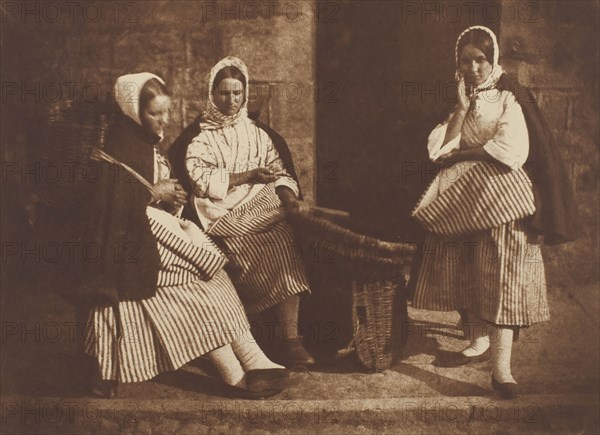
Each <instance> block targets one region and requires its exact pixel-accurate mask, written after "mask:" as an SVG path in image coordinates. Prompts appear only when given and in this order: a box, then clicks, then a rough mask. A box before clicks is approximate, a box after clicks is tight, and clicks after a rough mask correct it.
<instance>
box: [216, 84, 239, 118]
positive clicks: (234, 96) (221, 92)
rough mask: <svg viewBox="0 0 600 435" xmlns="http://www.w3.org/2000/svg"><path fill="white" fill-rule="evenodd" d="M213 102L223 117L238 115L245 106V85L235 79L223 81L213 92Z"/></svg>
mask: <svg viewBox="0 0 600 435" xmlns="http://www.w3.org/2000/svg"><path fill="white" fill-rule="evenodd" d="M213 101H214V102H215V106H217V109H219V110H220V111H221V113H223V115H227V116H232V115H235V114H237V113H238V112H239V111H240V108H241V107H242V104H244V85H243V84H242V82H240V81H239V80H238V79H234V78H225V79H223V80H221V83H219V86H218V87H217V88H216V89H215V90H214V92H213Z"/></svg>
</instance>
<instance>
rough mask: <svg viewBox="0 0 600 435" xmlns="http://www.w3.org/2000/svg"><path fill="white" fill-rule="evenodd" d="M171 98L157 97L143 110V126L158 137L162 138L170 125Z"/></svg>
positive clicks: (141, 114)
mask: <svg viewBox="0 0 600 435" xmlns="http://www.w3.org/2000/svg"><path fill="white" fill-rule="evenodd" d="M170 109H171V98H170V97H168V96H166V95H157V96H156V97H154V99H152V100H150V103H148V105H147V106H146V107H145V108H144V109H142V112H141V113H140V119H141V121H142V125H143V126H144V127H145V128H146V129H147V130H149V131H151V132H152V133H154V134H155V135H157V136H160V137H162V136H163V133H164V129H165V127H166V125H167V124H168V123H169V110H170Z"/></svg>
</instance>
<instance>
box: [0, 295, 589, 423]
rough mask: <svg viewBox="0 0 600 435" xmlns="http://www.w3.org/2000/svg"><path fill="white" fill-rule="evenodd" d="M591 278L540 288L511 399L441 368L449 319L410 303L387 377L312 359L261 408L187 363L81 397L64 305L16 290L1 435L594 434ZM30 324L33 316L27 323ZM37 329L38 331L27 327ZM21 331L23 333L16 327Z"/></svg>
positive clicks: (8, 324)
mask: <svg viewBox="0 0 600 435" xmlns="http://www.w3.org/2000/svg"><path fill="white" fill-rule="evenodd" d="M598 290H599V287H598V283H594V284H589V285H585V286H578V287H573V288H569V289H561V288H551V289H550V292H549V298H550V308H551V316H552V320H551V321H550V322H549V323H547V324H544V325H539V326H536V327H532V328H530V329H527V330H524V331H523V332H522V335H521V337H520V339H519V341H518V342H517V343H516V345H515V348H514V353H513V367H514V375H515V378H516V379H517V380H518V381H519V384H520V388H521V391H522V395H521V397H520V398H519V399H517V400H514V401H503V400H500V399H499V398H498V396H497V395H496V394H495V393H494V392H493V391H492V390H491V387H490V373H489V363H485V362H482V363H477V364H474V365H472V366H467V367H461V368H440V367H436V366H435V365H434V364H432V363H434V362H435V359H436V356H437V355H440V353H442V352H444V351H449V350H458V349H460V347H461V346H463V345H464V342H463V341H461V340H460V339H459V337H460V335H459V331H458V330H457V329H456V322H457V320H458V315H457V314H456V313H431V312H426V311H420V310H414V309H412V308H409V315H410V318H411V323H410V325H409V326H408V327H407V328H406V330H405V331H406V335H407V345H406V346H405V348H404V352H403V355H402V356H401V357H400V358H398V360H397V361H396V362H395V363H394V365H393V366H392V368H391V369H390V370H386V371H385V372H382V373H366V372H364V371H363V370H362V369H361V368H360V366H358V365H357V364H356V361H355V359H354V357H353V356H349V357H347V358H346V359H344V360H339V361H333V360H327V361H322V362H321V364H320V365H319V366H318V367H316V368H315V369H314V370H312V371H311V372H307V373H300V372H299V373H295V374H294V377H296V378H297V379H298V383H297V384H296V385H295V386H293V387H292V388H290V389H289V390H287V391H285V392H284V393H282V394H280V395H278V396H275V397H273V398H271V399H267V400H264V401H244V400H234V399H230V398H227V397H225V394H224V391H223V389H222V387H221V385H220V383H219V382H218V380H216V379H215V378H214V376H213V373H212V371H211V369H210V367H208V365H207V363H206V361H202V360H198V361H195V362H193V363H192V364H189V365H188V366H185V367H184V368H182V369H180V370H179V371H177V372H174V373H169V374H164V375H161V376H159V377H158V378H156V379H155V380H153V381H149V382H145V383H141V384H131V385H124V386H122V388H121V390H120V394H119V397H118V398H117V399H114V400H100V399H90V398H87V397H85V396H83V395H82V391H81V388H80V386H81V385H82V379H81V377H80V376H79V375H78V374H77V367H76V358H74V346H73V345H72V337H69V335H70V334H71V335H72V331H71V330H70V328H69V326H68V325H69V320H68V319H69V317H68V315H65V313H66V311H65V306H64V305H61V302H60V301H58V300H56V299H54V298H52V297H51V296H48V297H47V298H46V300H44V299H43V297H40V294H21V298H20V299H21V305H20V306H19V307H16V306H12V307H11V308H10V309H7V308H6V307H7V305H6V304H3V322H2V360H1V361H2V367H1V370H2V401H1V402H2V403H1V416H0V418H1V420H0V424H1V426H2V430H1V432H2V433H7V434H8V433H130V432H135V433H148V434H150V433H156V434H159V433H160V434H163V433H182V434H183V433H256V434H267V433H290V434H291V433H440V434H441V433H444V434H446V433H465V432H466V433H477V434H479V433H532V432H536V433H599V432H600V424H599V386H600V370H599V369H600V358H599V356H600V348H599V344H600V334H599V325H600V320H599V316H600V309H599V308H600V307H599V300H598V295H599V292H598ZM34 319H35V320H34ZM35 325H37V326H35ZM27 328H28V329H27Z"/></svg>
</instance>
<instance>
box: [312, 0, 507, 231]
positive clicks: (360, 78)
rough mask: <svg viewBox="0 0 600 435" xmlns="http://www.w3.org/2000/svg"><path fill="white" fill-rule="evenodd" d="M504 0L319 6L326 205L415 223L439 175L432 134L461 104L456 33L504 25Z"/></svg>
mask: <svg viewBox="0 0 600 435" xmlns="http://www.w3.org/2000/svg"><path fill="white" fill-rule="evenodd" d="M498 3H499V2H496V1H494V2H477V5H478V6H476V7H475V6H474V3H473V2H444V1H419V2H412V1H402V2H401V1H340V2H331V1H319V2H318V6H319V11H320V14H319V20H318V22H317V71H316V75H317V83H318V85H319V86H318V88H319V90H320V92H319V94H318V101H317V134H316V137H317V162H318V171H317V174H318V178H317V187H316V189H317V201H318V204H319V205H322V206H325V207H332V208H339V209H343V210H347V211H350V212H351V213H353V214H354V215H356V216H362V217H364V218H368V219H369V220H370V221H372V222H378V223H380V224H382V225H386V226H387V227H388V228H390V230H392V231H393V230H395V229H402V228H406V227H407V225H409V222H410V219H409V218H408V216H409V214H410V210H411V209H412V208H413V207H414V205H415V203H416V201H417V200H418V198H419V196H420V195H421V194H422V192H423V190H424V189H425V187H426V186H427V183H428V182H429V180H430V179H432V177H433V175H434V174H435V167H434V165H433V164H431V163H428V162H427V154H426V144H427V136H428V135H429V132H430V131H431V129H432V128H433V127H434V126H435V124H436V123H438V122H440V121H441V120H442V119H443V117H444V116H445V115H447V113H448V112H449V110H450V109H451V108H452V107H453V104H454V99H455V91H456V88H455V85H454V70H455V62H454V44H455V41H456V38H457V36H458V35H459V34H460V32H461V31H462V30H464V29H465V28H466V27H468V26H471V25H476V24H483V25H486V26H488V27H490V28H491V29H492V30H494V31H496V30H497V28H498V21H499V17H500V15H499V14H500V6H499V4H498ZM449 5H451V6H449Z"/></svg>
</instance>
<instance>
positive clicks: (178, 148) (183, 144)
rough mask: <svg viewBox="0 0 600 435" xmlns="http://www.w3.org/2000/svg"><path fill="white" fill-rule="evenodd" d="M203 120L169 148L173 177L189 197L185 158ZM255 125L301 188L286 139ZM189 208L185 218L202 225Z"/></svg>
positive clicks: (195, 123) (189, 187)
mask: <svg viewBox="0 0 600 435" xmlns="http://www.w3.org/2000/svg"><path fill="white" fill-rule="evenodd" d="M201 119H202V117H201V116H199V117H197V118H196V119H195V120H194V122H192V123H191V124H190V125H188V126H187V127H186V128H185V129H184V130H183V132H182V133H181V134H180V135H179V137H178V138H177V139H176V140H175V142H173V144H172V145H171V147H170V148H169V159H170V160H171V163H172V166H173V175H174V177H175V178H177V179H178V180H179V182H180V183H181V185H182V186H183V188H184V189H185V191H186V192H187V193H188V195H191V194H192V193H193V187H192V182H191V180H190V178H189V175H188V171H187V168H186V166H185V157H186V153H187V148H188V145H189V144H190V143H191V142H192V140H193V139H194V138H195V137H196V136H198V135H199V134H200V120H201ZM254 123H255V124H256V125H257V126H258V127H259V128H261V129H262V130H264V131H265V132H266V133H267V134H268V135H269V137H270V138H271V140H272V141H273V145H274V146H275V149H276V150H277V153H278V154H279V157H280V158H281V160H283V164H284V167H285V169H286V170H287V171H288V173H289V174H290V175H291V176H292V177H293V178H294V180H296V182H297V183H298V188H300V183H299V182H298V176H297V174H296V169H295V167H294V161H293V160H292V153H291V152H290V148H289V147H288V144H287V143H286V141H285V139H284V138H283V137H282V136H281V135H279V134H278V133H277V132H276V131H275V130H273V129H272V128H270V127H269V126H267V125H266V124H263V123H262V122H260V121H257V120H254ZM300 197H301V198H302V193H300ZM189 207H190V205H188V206H186V209H184V217H186V218H188V219H190V220H193V221H194V222H196V223H197V224H198V225H200V222H199V220H198V217H197V216H195V212H193V211H192V210H190V208H189Z"/></svg>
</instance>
